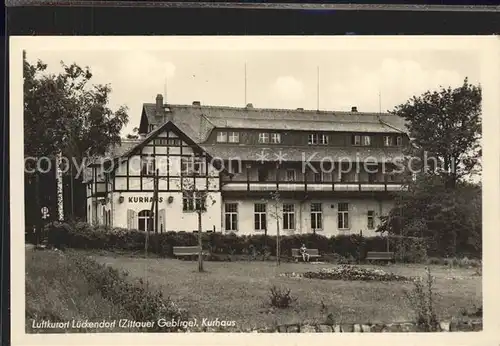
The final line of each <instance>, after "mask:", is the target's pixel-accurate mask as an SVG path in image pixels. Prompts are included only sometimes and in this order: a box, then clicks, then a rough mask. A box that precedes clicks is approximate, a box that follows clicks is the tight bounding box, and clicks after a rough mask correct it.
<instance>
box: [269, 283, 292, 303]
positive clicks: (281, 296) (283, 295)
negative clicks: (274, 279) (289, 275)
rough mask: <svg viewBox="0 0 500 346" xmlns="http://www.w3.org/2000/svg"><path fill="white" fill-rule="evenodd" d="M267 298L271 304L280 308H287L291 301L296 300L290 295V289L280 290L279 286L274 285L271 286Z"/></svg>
mask: <svg viewBox="0 0 500 346" xmlns="http://www.w3.org/2000/svg"><path fill="white" fill-rule="evenodd" d="M269 299H270V303H271V306H274V307H276V308H280V309H285V308H288V307H289V306H290V305H291V304H292V303H294V302H296V301H297V298H295V297H292V296H291V295H290V289H288V290H286V291H284V290H283V291H282V290H281V289H280V288H277V287H276V286H273V287H271V289H270V297H269Z"/></svg>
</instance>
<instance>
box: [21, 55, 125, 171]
mask: <svg viewBox="0 0 500 346" xmlns="http://www.w3.org/2000/svg"><path fill="white" fill-rule="evenodd" d="M61 66H62V68H63V72H61V73H59V74H57V75H54V74H47V73H45V71H46V69H47V65H46V64H44V63H43V62H41V61H38V62H37V63H36V64H34V65H32V64H30V63H29V62H28V61H27V60H26V56H24V112H25V113H24V124H25V128H24V129H25V155H33V156H36V157H39V156H42V155H43V156H54V155H56V154H57V153H59V152H60V151H61V152H62V153H63V155H66V156H67V157H72V158H75V160H76V162H77V163H81V162H82V161H83V159H86V158H90V157H95V156H100V155H104V154H105V153H106V151H107V150H108V148H109V147H110V146H111V145H114V144H119V143H120V131H121V130H122V128H123V126H124V125H126V124H127V122H128V114H127V107H125V106H121V107H119V108H118V109H117V110H116V111H113V110H111V108H109V106H108V103H109V95H110V93H111V87H110V86H109V85H101V84H94V85H91V84H90V81H91V78H92V73H91V71H90V69H89V68H88V67H86V68H82V67H80V66H78V65H77V64H75V63H73V64H71V65H66V64H64V63H63V62H61ZM41 125H43V126H41Z"/></svg>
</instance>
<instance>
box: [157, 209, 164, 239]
mask: <svg viewBox="0 0 500 346" xmlns="http://www.w3.org/2000/svg"><path fill="white" fill-rule="evenodd" d="M158 226H159V227H158V231H159V232H160V233H163V232H165V209H160V210H158Z"/></svg>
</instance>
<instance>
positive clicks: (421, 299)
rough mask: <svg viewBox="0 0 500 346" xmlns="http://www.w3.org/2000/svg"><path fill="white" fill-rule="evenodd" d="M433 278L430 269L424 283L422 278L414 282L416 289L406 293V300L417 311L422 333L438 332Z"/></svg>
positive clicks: (418, 323)
mask: <svg viewBox="0 0 500 346" xmlns="http://www.w3.org/2000/svg"><path fill="white" fill-rule="evenodd" d="M432 284H433V277H432V275H431V272H430V270H429V268H427V276H426V279H425V286H424V282H423V280H422V279H421V278H419V279H416V280H414V287H413V289H412V290H411V291H410V292H406V298H407V300H408V301H409V303H410V306H411V307H412V308H413V310H414V311H415V315H416V320H417V325H418V327H419V329H420V330H421V331H424V332H435V331H437V330H438V322H437V315H436V312H435V311H434V292H433V287H432Z"/></svg>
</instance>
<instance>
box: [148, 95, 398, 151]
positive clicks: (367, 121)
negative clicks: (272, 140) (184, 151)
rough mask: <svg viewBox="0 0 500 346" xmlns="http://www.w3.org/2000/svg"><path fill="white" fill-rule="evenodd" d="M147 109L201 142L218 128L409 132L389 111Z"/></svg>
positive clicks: (157, 120)
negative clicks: (169, 120) (157, 110)
mask: <svg viewBox="0 0 500 346" xmlns="http://www.w3.org/2000/svg"><path fill="white" fill-rule="evenodd" d="M165 109H168V112H167V111H165ZM143 110H144V112H145V114H146V116H147V118H148V121H149V123H150V124H155V125H159V124H161V123H162V122H163V121H165V119H166V118H169V119H171V120H172V121H173V122H174V123H175V124H178V125H179V128H181V129H182V130H183V131H184V132H185V133H186V134H187V135H188V136H189V137H191V138H193V139H194V140H195V141H196V142H198V143H203V142H205V141H206V140H207V138H208V136H209V134H210V132H211V131H212V130H213V129H214V128H235V129H236V128H242V129H243V128H245V129H283V130H310V131H340V132H345V131H346V132H378V133H405V132H406V128H405V123H404V119H402V118H401V117H398V116H396V115H391V114H387V113H383V114H379V113H364V112H330V111H328V112H327V111H315V110H314V111H311V110H292V109H265V108H253V107H252V108H237V107H225V106H203V105H201V106H195V105H165V106H164V111H163V112H164V113H163V114H157V112H156V105H155V104H154V103H145V104H143Z"/></svg>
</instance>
